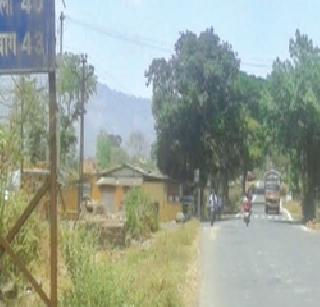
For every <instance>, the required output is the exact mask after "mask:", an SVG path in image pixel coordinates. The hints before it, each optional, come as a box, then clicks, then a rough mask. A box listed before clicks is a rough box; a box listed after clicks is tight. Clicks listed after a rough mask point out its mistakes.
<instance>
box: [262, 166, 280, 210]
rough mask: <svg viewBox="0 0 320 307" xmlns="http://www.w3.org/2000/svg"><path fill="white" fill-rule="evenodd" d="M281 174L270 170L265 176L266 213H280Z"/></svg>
mask: <svg viewBox="0 0 320 307" xmlns="http://www.w3.org/2000/svg"><path fill="white" fill-rule="evenodd" d="M280 189H281V173H280V172H278V171H276V170H270V171H268V172H266V173H265V174H264V195H265V212H266V213H267V214H268V213H269V212H270V211H274V212H275V213H277V214H279V213H280Z"/></svg>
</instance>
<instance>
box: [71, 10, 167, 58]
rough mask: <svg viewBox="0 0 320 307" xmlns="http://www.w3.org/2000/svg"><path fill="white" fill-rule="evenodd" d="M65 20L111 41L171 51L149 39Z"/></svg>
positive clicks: (73, 20)
mask: <svg viewBox="0 0 320 307" xmlns="http://www.w3.org/2000/svg"><path fill="white" fill-rule="evenodd" d="M66 18H67V19H68V20H69V21H70V22H72V23H74V24H76V25H78V26H81V27H85V28H89V29H91V30H93V31H95V32H98V33H100V34H103V35H105V36H108V37H110V38H112V39H117V40H122V41H125V42H128V43H131V44H134V45H137V46H139V47H147V48H151V49H155V50H159V51H163V52H167V53H171V52H172V49H170V48H169V47H168V46H163V45H164V44H162V43H160V42H159V43H156V41H155V40H153V39H150V38H142V37H140V36H137V35H135V36H130V35H126V34H124V33H120V32H115V31H113V30H108V29H105V28H103V27H100V26H98V25H94V24H90V23H87V22H85V21H81V20H79V19H75V18H73V17H70V16H69V15H66ZM160 44H161V45H160Z"/></svg>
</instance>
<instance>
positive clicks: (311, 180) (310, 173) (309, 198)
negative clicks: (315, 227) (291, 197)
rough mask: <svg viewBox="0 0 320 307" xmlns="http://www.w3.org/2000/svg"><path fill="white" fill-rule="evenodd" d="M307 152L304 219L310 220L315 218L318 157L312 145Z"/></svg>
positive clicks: (305, 220)
mask: <svg viewBox="0 0 320 307" xmlns="http://www.w3.org/2000/svg"><path fill="white" fill-rule="evenodd" d="M308 149H309V150H308V152H307V154H306V158H307V161H306V172H305V178H304V187H303V210H302V212H303V220H304V222H309V221H311V220H313V219H314V218H315V188H316V182H315V181H316V180H315V178H316V167H315V164H316V157H314V155H313V150H312V146H309V148H308Z"/></svg>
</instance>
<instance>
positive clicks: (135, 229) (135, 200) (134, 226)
mask: <svg viewBox="0 0 320 307" xmlns="http://www.w3.org/2000/svg"><path fill="white" fill-rule="evenodd" d="M125 209H126V231H127V233H128V234H129V235H130V236H131V237H133V238H140V237H141V236H144V235H147V234H148V233H150V232H151V231H157V230H158V229H159V218H158V209H157V206H156V204H153V203H152V202H151V201H150V200H149V198H148V197H147V195H146V194H145V193H144V192H143V191H142V190H141V189H140V188H134V189H132V190H130V191H129V192H128V194H127V196H126V199H125Z"/></svg>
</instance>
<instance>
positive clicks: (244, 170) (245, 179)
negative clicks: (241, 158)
mask: <svg viewBox="0 0 320 307" xmlns="http://www.w3.org/2000/svg"><path fill="white" fill-rule="evenodd" d="M246 181H247V167H246V165H244V166H243V182H242V194H245V193H246Z"/></svg>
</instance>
